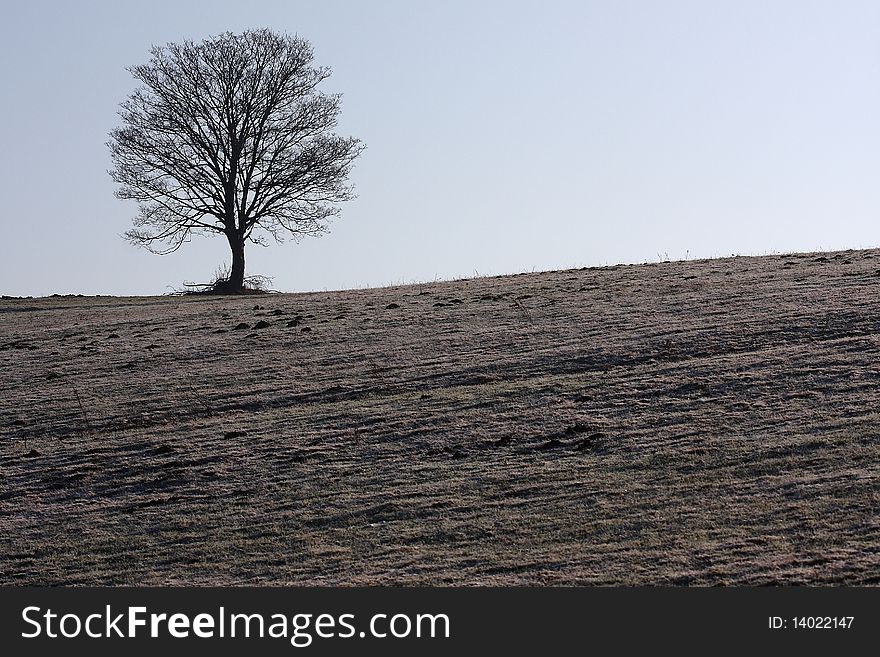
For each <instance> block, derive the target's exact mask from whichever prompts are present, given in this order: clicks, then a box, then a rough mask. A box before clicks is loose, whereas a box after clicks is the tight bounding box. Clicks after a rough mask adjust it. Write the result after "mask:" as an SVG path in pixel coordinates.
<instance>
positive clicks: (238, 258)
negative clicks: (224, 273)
mask: <svg viewBox="0 0 880 657" xmlns="http://www.w3.org/2000/svg"><path fill="white" fill-rule="evenodd" d="M229 248H231V249H232V271H231V272H230V273H229V291H230V292H232V293H238V292H241V289H242V287H244V240H243V239H241V238H240V237H238V236H237V235H233V236H231V237H229Z"/></svg>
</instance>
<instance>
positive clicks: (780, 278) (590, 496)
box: [0, 250, 880, 585]
mask: <svg viewBox="0 0 880 657" xmlns="http://www.w3.org/2000/svg"><path fill="white" fill-rule="evenodd" d="M257 305H258V306H259V307H256V306H257ZM263 323H265V324H263ZM239 326H240V327H241V328H236V327H239ZM878 356H880V251H878V250H871V251H849V252H842V253H823V254H818V253H813V254H794V255H773V256H763V257H737V258H729V259H720V260H707V261H692V262H675V263H658V264H648V265H638V266H616V267H606V268H593V269H582V270H571V271H558V272H546V273H535V274H522V275H516V276H506V277H496V278H480V279H474V280H462V281H453V282H443V283H430V284H424V285H414V286H406V287H393V288H382V289H372V290H357V291H344V292H326V293H313V294H284V295H265V296H260V297H241V298H229V297H225V298H224V297H195V296H191V297H145V298H110V297H99V298H79V297H51V298H42V299H4V300H3V301H0V363H2V369H0V390H2V391H3V394H2V395H0V435H2V439H0V475H2V476H0V583H3V584H140V585H147V584H278V585H285V584H325V585H361V584H383V585H385V584H388V585H390V584H404V585H411V584H426V585H450V584H459V585H462V584H463V585H491V584H503V585H512V584H524V585H569V584H676V585H705V584H781V583H786V584H794V583H798V584H839V583H848V584H878V583H880V487H878V476H880V413H878V409H880V358H878Z"/></svg>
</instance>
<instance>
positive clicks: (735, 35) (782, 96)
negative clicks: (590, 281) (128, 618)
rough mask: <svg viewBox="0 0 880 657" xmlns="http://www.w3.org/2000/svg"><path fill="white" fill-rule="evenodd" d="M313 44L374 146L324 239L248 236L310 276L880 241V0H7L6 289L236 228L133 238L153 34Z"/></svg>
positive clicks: (220, 248) (139, 291)
mask: <svg viewBox="0 0 880 657" xmlns="http://www.w3.org/2000/svg"><path fill="white" fill-rule="evenodd" d="M260 27H268V28H271V29H274V30H276V31H280V32H287V33H289V34H296V35H298V36H300V37H303V38H305V39H307V40H308V41H309V42H311V44H312V45H313V47H314V50H315V63H316V64H318V65H322V66H329V67H330V68H331V69H332V70H333V75H332V77H331V78H329V79H328V80H327V81H325V82H324V83H323V90H324V91H326V92H328V93H332V92H340V93H342V94H343V102H342V113H341V117H340V124H339V128H338V132H339V133H340V134H343V135H353V136H355V137H358V138H359V139H361V140H363V142H364V143H365V144H366V146H367V149H366V150H365V151H364V153H363V155H362V156H361V157H360V158H359V159H358V161H357V164H356V166H355V168H354V170H353V173H352V176H351V179H350V180H351V182H352V183H353V184H354V186H355V189H356V193H357V195H358V196H357V198H356V199H355V200H353V201H350V202H347V203H345V204H343V205H342V212H341V214H340V216H339V217H337V218H336V219H335V220H334V221H333V223H332V225H331V231H330V233H329V234H327V235H324V236H322V237H320V238H307V239H305V240H303V241H301V242H299V243H294V242H292V241H288V242H286V243H284V244H282V245H272V246H269V247H266V248H264V247H260V246H257V245H250V246H248V250H247V267H248V271H247V273H248V274H262V275H266V276H269V277H271V278H272V287H273V288H274V289H277V290H281V291H287V292H296V291H310V290H334V289H346V288H360V287H373V286H382V285H394V284H403V283H411V282H425V281H433V280H438V279H451V278H462V277H470V276H481V275H495V274H504V273H514V272H521V271H541V270H554V269H565V268H571V267H581V266H596V265H607V264H615V263H638V262H657V261H658V260H661V259H673V260H676V259H686V258H691V259H693V258H706V257H721V256H729V255H732V254H743V255H745V254H769V253H786V252H794V251H817V250H834V249H847V248H872V247H877V246H880V184H878V182H880V181H878V174H880V38H878V37H880V3H878V2H875V1H874V0H865V1H859V0H844V1H841V0H837V1H810V0H790V1H789V0H735V1H731V2H728V1H726V0H713V1H712V2H704V1H702V0H693V1H684V0H667V1H664V2H654V1H650V0H644V1H635V0H623V1H621V0H616V1H611V0H608V1H601V2H590V1H588V0H577V1H575V0H572V1H568V0H543V1H534V2H522V1H520V2H517V1H508V2H501V1H498V2H492V1H482V2H480V1H474V0H471V1H449V2H439V1H436V0H435V1H431V2H416V1H403V0H400V1H398V0H394V1H391V0H373V1H371V2H362V1H356V0H350V1H342V0H337V1H321V2H319V1H317V0H315V1H311V2H300V1H295V0H288V1H279V2H268V1H259V0H256V1H250V2H247V3H245V2H241V1H240V0H235V1H222V0H212V1H210V2H195V1H192V2H180V1H179V0H175V1H173V2H167V1H165V0H152V1H149V2H145V1H144V0H139V1H137V2H134V1H127V0H115V1H112V2H111V1H107V2H88V1H83V2H76V3H73V2H63V1H61V0H58V1H56V2H46V1H40V0H29V1H28V2H24V1H18V2H13V1H11V0H10V1H7V2H5V3H4V9H3V21H2V23H0V84H2V86H0V89H2V104H0V118H2V120H0V138H2V155H0V199H2V205H0V207H2V211H0V229H2V233H3V239H2V244H3V246H2V257H0V293H2V294H6V295H22V296H24V295H34V296H40V295H49V294H53V293H58V294H67V293H72V294H75V293H81V294H113V295H152V294H163V293H167V292H169V291H171V290H173V289H175V288H180V287H182V285H183V284H184V283H185V282H205V281H209V280H211V279H212V275H213V274H214V273H215V272H216V271H217V269H218V268H219V267H220V266H221V265H222V264H224V263H229V261H230V256H229V247H228V245H227V243H226V241H225V240H224V239H223V238H222V237H219V236H211V237H196V238H194V239H193V241H192V242H191V243H189V244H186V245H184V247H183V248H181V249H180V250H179V251H178V252H176V253H174V254H172V255H167V256H158V255H154V254H151V253H149V252H147V251H145V250H143V249H139V248H138V247H135V246H132V245H131V244H129V243H128V242H126V241H125V240H124V239H123V237H122V235H123V233H124V232H125V231H126V230H128V228H130V226H131V218H132V217H133V216H135V214H136V206H135V204H134V203H133V202H130V201H121V200H119V199H117V198H115V196H114V194H113V192H114V189H115V186H114V183H113V181H112V180H111V179H110V176H109V175H108V173H107V171H108V169H110V168H111V162H110V156H109V151H108V149H107V146H106V142H107V139H108V133H109V132H110V131H111V130H112V129H113V128H114V127H116V126H118V125H119V118H118V116H117V110H118V108H119V104H120V103H121V102H122V101H123V100H124V99H125V97H126V96H127V95H128V94H129V93H131V92H132V91H133V90H134V89H135V88H136V86H137V85H136V82H135V81H134V79H133V78H132V77H131V75H130V74H129V73H128V72H127V71H126V67H127V66H131V65H135V64H139V63H145V62H146V61H148V59H149V50H150V47H151V46H152V45H153V44H156V45H161V44H165V43H168V42H177V41H181V40H183V39H192V40H201V39H203V38H206V37H208V36H210V35H214V34H218V33H220V32H224V31H233V32H239V31H241V30H244V29H249V28H260Z"/></svg>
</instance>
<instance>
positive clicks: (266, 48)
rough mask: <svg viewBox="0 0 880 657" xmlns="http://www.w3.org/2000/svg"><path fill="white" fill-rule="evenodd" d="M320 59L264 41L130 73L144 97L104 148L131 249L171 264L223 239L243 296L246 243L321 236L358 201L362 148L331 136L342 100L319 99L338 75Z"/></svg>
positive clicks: (209, 43) (207, 49) (212, 48)
mask: <svg viewBox="0 0 880 657" xmlns="http://www.w3.org/2000/svg"><path fill="white" fill-rule="evenodd" d="M313 59H314V55H313V50H312V47H311V45H310V44H309V43H308V42H307V41H305V40H304V39H301V38H299V37H295V36H289V35H282V34H277V33H275V32H272V31H271V30H268V29H261V30H251V31H246V32H243V33H241V34H233V33H229V32H227V33H224V34H221V35H219V36H216V37H211V38H208V39H206V40H205V41H202V42H200V43H195V42H192V41H184V42H183V43H180V44H175V43H170V44H167V45H165V46H158V47H154V48H153V49H152V53H151V58H150V61H149V62H148V63H146V64H142V65H139V66H133V67H130V68H129V69H128V70H129V71H130V72H131V74H132V75H133V76H134V77H135V79H136V80H138V81H139V82H140V83H141V86H140V87H139V88H137V89H136V90H135V91H134V92H133V93H132V94H131V95H130V96H129V97H128V98H127V100H126V101H125V102H123V103H122V106H121V109H120V112H119V115H120V117H121V119H122V123H123V125H122V126H121V127H119V128H117V129H115V130H113V131H112V132H111V134H110V141H109V142H108V146H109V147H110V150H111V156H112V160H113V164H114V167H113V169H112V170H111V171H110V174H111V176H112V177H113V180H114V181H115V182H116V183H118V188H117V191H116V195H117V197H119V198H121V199H129V200H134V201H136V202H137V203H138V207H139V214H138V215H137V216H136V217H135V218H134V227H133V228H132V229H131V230H130V231H128V232H127V233H126V237H127V238H128V239H129V240H130V241H131V242H133V243H135V244H138V245H141V246H144V247H146V248H148V249H150V250H151V251H154V252H156V253H169V252H172V251H175V250H177V249H178V248H180V246H181V245H182V244H184V243H185V242H186V241H188V239H189V238H190V236H191V235H192V234H193V233H196V232H205V233H221V234H223V235H224V236H225V237H226V239H227V240H228V242H229V245H230V248H231V250H232V268H231V273H230V277H229V280H228V281H227V282H226V287H227V291H232V292H236V291H240V290H241V287H242V285H243V280H244V245H245V243H246V242H248V241H251V242H255V243H259V244H267V243H268V240H267V238H268V237H271V238H274V239H275V240H276V241H278V242H281V241H283V239H284V238H285V237H287V236H292V237H293V238H294V239H298V238H301V237H303V236H306V235H318V234H321V233H322V232H324V231H325V230H326V228H327V223H328V220H329V219H330V218H331V217H332V216H334V215H336V214H338V212H339V208H338V206H337V203H340V202H342V201H346V200H349V199H351V198H352V196H353V194H352V190H351V188H350V186H349V185H348V184H347V178H348V175H349V173H350V170H351V167H352V163H353V162H354V160H355V158H356V157H357V156H358V155H359V154H360V153H361V151H362V150H363V148H364V146H363V144H362V143H361V142H360V140H358V139H355V138H353V137H342V136H339V135H337V134H335V133H334V132H333V129H334V128H335V127H336V125H337V118H338V115H339V111H340V102H341V96H340V95H339V94H325V93H322V92H321V91H319V90H318V85H319V84H320V83H321V82H322V81H323V80H325V79H327V77H328V76H329V75H330V69H329V68H325V67H318V66H315V65H314V64H313Z"/></svg>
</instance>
